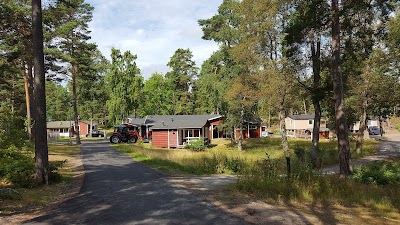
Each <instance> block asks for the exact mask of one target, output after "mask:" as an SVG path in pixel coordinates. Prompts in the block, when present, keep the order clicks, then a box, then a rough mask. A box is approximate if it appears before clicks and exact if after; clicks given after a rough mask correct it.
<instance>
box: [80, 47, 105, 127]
mask: <svg viewBox="0 0 400 225" xmlns="http://www.w3.org/2000/svg"><path fill="white" fill-rule="evenodd" d="M87 66H88V67H90V68H91V70H90V74H88V76H86V77H84V78H82V77H79V79H78V80H77V94H78V101H79V102H80V103H81V104H79V108H78V110H79V112H80V118H81V119H86V120H90V121H91V123H93V120H96V121H99V122H100V121H102V122H103V123H104V122H105V121H107V118H106V116H107V115H108V110H107V106H106V104H104V102H107V100H109V96H108V92H107V91H106V90H105V89H104V87H105V75H106V74H107V73H108V71H109V62H108V60H107V59H106V58H105V57H104V56H103V55H102V54H101V53H100V51H98V50H96V51H93V52H92V55H91V57H90V60H89V61H88V64H87ZM91 127H93V126H91ZM90 134H91V132H90Z"/></svg>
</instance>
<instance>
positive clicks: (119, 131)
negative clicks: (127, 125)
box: [114, 126, 124, 133]
mask: <svg viewBox="0 0 400 225" xmlns="http://www.w3.org/2000/svg"><path fill="white" fill-rule="evenodd" d="M123 128H124V127H122V126H117V127H114V132H118V133H121V132H122V129H123Z"/></svg>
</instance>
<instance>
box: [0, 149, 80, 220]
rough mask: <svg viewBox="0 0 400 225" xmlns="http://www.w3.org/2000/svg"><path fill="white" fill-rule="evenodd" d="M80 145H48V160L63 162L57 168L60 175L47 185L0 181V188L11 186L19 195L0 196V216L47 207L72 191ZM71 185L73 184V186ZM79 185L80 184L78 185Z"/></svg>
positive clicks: (76, 174) (73, 189) (75, 178)
mask: <svg viewBox="0 0 400 225" xmlns="http://www.w3.org/2000/svg"><path fill="white" fill-rule="evenodd" d="M79 152H80V147H79V146H76V145H54V144H50V145H49V162H50V164H54V163H62V162H63V161H65V163H63V166H62V167H61V168H60V169H59V174H60V175H61V176H59V177H56V178H54V179H55V180H56V181H55V182H53V183H52V184H51V185H48V186H41V187H36V188H18V187H13V185H12V184H9V183H6V182H4V181H0V188H7V187H10V188H13V189H15V190H16V191H18V192H19V193H20V194H21V195H20V197H19V198H15V199H1V198H0V216H2V215H13V214H15V213H18V212H33V211H35V210H37V209H41V208H44V207H48V206H49V204H51V203H55V202H57V201H60V200H62V199H64V198H66V197H67V196H68V195H70V194H72V192H74V191H76V187H75V186H77V185H76V184H75V183H74V182H76V180H77V178H78V176H80V175H79V174H78V173H77V170H78V168H77V166H79V165H80V164H79V163H77V160H80V157H79ZM73 185H75V186H74V187H73ZM79 187H80V185H79Z"/></svg>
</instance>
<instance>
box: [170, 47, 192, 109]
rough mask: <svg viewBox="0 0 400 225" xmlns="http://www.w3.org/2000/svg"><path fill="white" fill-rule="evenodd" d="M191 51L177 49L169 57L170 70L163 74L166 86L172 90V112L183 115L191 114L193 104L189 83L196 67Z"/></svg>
mask: <svg viewBox="0 0 400 225" xmlns="http://www.w3.org/2000/svg"><path fill="white" fill-rule="evenodd" d="M192 57H193V55H192V52H191V51H190V50H189V49H181V48H180V49H178V50H176V51H175V53H174V55H173V56H172V57H171V59H170V61H169V62H168V64H167V66H169V67H170V68H171V69H172V70H171V71H170V72H167V73H166V74H165V78H166V80H167V82H168V86H169V87H170V88H171V90H172V91H173V93H172V97H171V100H172V105H173V106H174V108H173V112H172V114H174V115H184V114H192V113H193V107H194V104H193V102H192V99H191V85H192V84H193V79H194V78H195V77H196V76H197V71H198V68H197V67H196V63H195V62H194V61H193V60H192Z"/></svg>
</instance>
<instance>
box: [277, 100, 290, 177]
mask: <svg viewBox="0 0 400 225" xmlns="http://www.w3.org/2000/svg"><path fill="white" fill-rule="evenodd" d="M284 103H285V96H284V95H283V96H282V99H281V101H280V102H279V123H280V127H281V129H280V130H281V132H282V148H283V152H284V155H285V158H286V166H287V176H288V177H290V172H291V171H290V151H289V144H288V140H287V135H286V124H285V118H286V111H285V106H284Z"/></svg>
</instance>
